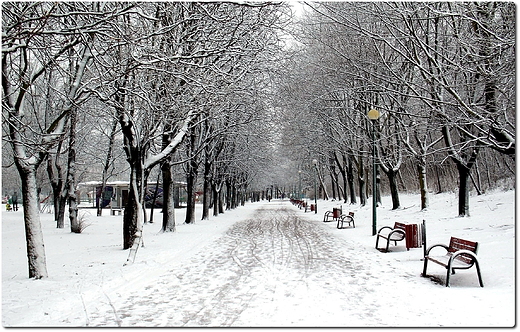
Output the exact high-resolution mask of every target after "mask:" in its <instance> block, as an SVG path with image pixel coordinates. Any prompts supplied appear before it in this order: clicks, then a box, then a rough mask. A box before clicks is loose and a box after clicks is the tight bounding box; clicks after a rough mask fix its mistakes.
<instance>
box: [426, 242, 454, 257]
mask: <svg viewBox="0 0 520 332" xmlns="http://www.w3.org/2000/svg"><path fill="white" fill-rule="evenodd" d="M437 247H442V248H444V249H446V251H448V248H449V247H448V246H447V245H445V244H434V245H433V246H430V247H429V248H428V249H426V255H425V256H429V255H430V251H431V250H432V249H433V248H437Z"/></svg>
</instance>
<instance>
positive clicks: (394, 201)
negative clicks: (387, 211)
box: [386, 170, 401, 210]
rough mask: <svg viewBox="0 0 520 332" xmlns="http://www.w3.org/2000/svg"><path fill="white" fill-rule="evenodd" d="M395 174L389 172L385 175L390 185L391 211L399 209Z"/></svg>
mask: <svg viewBox="0 0 520 332" xmlns="http://www.w3.org/2000/svg"><path fill="white" fill-rule="evenodd" d="M397 172H398V171H394V170H390V171H389V172H388V173H387V174H386V175H387V177H388V182H389V184H390V194H391V196H392V210H397V209H399V208H400V207H401V203H400V202H399V189H398V188H397Z"/></svg>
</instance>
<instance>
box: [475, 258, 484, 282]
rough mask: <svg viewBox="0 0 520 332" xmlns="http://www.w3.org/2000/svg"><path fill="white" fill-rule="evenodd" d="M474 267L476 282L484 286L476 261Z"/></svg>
mask: <svg viewBox="0 0 520 332" xmlns="http://www.w3.org/2000/svg"><path fill="white" fill-rule="evenodd" d="M475 267H476V268H477V276H478V283H479V284H480V287H484V283H483V282H482V276H481V275H480V267H479V266H478V261H475Z"/></svg>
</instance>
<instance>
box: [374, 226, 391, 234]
mask: <svg viewBox="0 0 520 332" xmlns="http://www.w3.org/2000/svg"><path fill="white" fill-rule="evenodd" d="M383 229H389V230H390V231H392V230H393V228H392V227H390V226H383V227H381V228H380V229H379V231H377V235H379V233H381V231H382V230H383Z"/></svg>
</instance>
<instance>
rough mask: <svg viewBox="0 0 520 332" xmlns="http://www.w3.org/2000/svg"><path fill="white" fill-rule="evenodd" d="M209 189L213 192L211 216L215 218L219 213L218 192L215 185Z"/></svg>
mask: <svg viewBox="0 0 520 332" xmlns="http://www.w3.org/2000/svg"><path fill="white" fill-rule="evenodd" d="M211 189H212V191H213V216H215V217H216V216H218V212H219V211H218V210H219V192H218V190H217V185H216V184H215V183H213V184H212V186H211Z"/></svg>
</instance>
